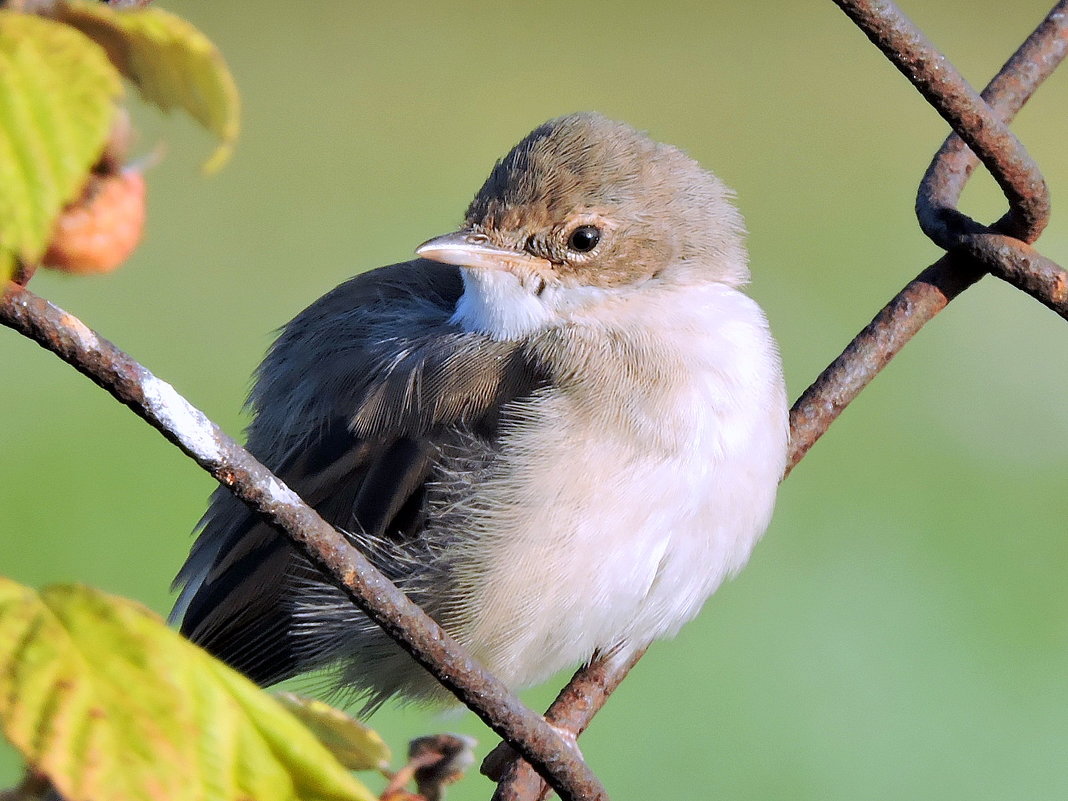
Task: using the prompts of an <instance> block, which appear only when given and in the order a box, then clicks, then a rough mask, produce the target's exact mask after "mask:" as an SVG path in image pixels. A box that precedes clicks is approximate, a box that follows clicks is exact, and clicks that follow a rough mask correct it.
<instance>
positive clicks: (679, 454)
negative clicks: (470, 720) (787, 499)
mask: <svg viewBox="0 0 1068 801" xmlns="http://www.w3.org/2000/svg"><path fill="white" fill-rule="evenodd" d="M743 235H744V231H743V223H742V219H741V216H740V215H739V213H738V212H737V211H736V210H735V208H734V207H733V205H732V204H731V193H730V191H729V190H728V189H726V187H724V185H723V184H722V183H721V182H720V181H719V180H718V179H716V178H715V177H714V176H713V175H711V174H710V173H708V172H706V171H705V170H703V169H702V168H701V167H700V166H699V165H698V164H697V163H696V162H695V161H694V160H692V159H691V158H689V157H688V156H686V155H685V154H683V153H682V152H681V151H679V150H677V149H676V148H674V147H670V146H668V145H663V144H658V143H657V142H654V141H653V140H651V139H650V138H648V137H647V136H646V135H644V134H642V133H639V132H638V131H635V130H633V129H632V128H630V127H628V126H626V125H624V124H622V123H618V122H613V121H610V120H608V119H605V118H604V117H602V116H600V115H597V114H592V113H582V114H573V115H570V116H566V117H560V118H558V119H554V120H550V121H549V122H547V123H545V124H543V125H541V126H540V127H538V128H536V129H535V130H534V131H533V132H532V133H530V134H529V135H528V136H527V137H526V138H524V139H523V140H522V141H521V142H520V143H519V144H518V145H516V146H515V147H514V148H513V149H512V150H511V152H509V153H508V155H506V156H505V157H504V158H503V159H502V160H501V161H499V162H498V163H497V164H496V165H495V166H494V168H493V170H492V172H491V173H490V175H489V178H488V179H486V182H485V183H484V184H483V186H482V188H481V189H480V190H479V191H478V194H477V195H476V196H475V199H474V201H472V203H471V205H470V207H469V208H468V210H467V215H466V217H465V219H464V222H463V225H462V226H461V227H460V229H459V230H458V231H456V232H455V233H451V234H446V235H445V236H440V237H438V238H436V239H431V240H430V241H428V242H426V243H424V244H423V245H422V246H420V247H419V248H418V249H417V251H416V253H417V254H418V255H419V256H420V257H421V258H419V259H416V260H414V261H409V262H405V263H402V264H394V265H392V266H389V267H383V268H380V269H377V270H373V271H371V272H367V273H364V274H362V275H359V276H357V277H355V278H353V279H351V280H350V281H348V282H346V283H344V284H342V285H341V286H339V287H337V288H336V289H334V290H333V291H331V292H329V293H328V294H326V295H325V296H324V297H322V298H320V299H319V300H317V301H315V302H314V303H313V304H312V305H311V306H309V307H308V308H307V309H305V310H304V311H303V312H301V313H300V314H299V315H297V317H296V318H295V319H294V320H293V321H292V322H290V323H289V324H288V325H287V326H286V327H285V328H284V330H283V331H282V333H281V335H280V336H279V338H278V340H277V341H276V342H275V343H274V346H273V347H272V348H271V349H270V352H269V353H268V354H267V357H266V358H265V359H264V361H263V364H262V365H261V366H260V368H259V370H258V372H257V374H256V379H255V386H254V388H253V390H252V393H251V396H250V401H249V403H250V406H251V409H252V412H253V414H254V418H253V421H252V423H251V425H250V426H249V430H248V445H249V448H250V450H251V451H252V452H253V453H254V454H255V455H256V456H257V457H259V458H260V459H261V460H262V461H263V462H264V463H265V464H266V465H267V466H268V467H270V468H271V469H272V470H274V471H275V472H276V473H277V474H278V475H279V476H280V477H281V478H282V479H283V480H285V481H286V482H287V483H288V484H289V485H290V486H291V487H292V488H293V489H294V490H295V491H296V492H298V493H299V494H300V495H301V496H302V497H303V498H304V499H305V500H306V501H307V502H308V503H310V504H311V505H312V506H314V507H315V508H316V509H318V511H319V513H320V514H322V515H323V517H325V518H326V520H328V521H330V522H331V523H332V524H333V525H335V526H337V527H338V528H339V529H341V530H343V531H344V532H345V533H346V535H347V536H348V537H349V538H350V539H351V541H352V542H353V543H354V544H355V545H356V546H357V547H358V548H360V549H361V550H362V551H363V552H365V553H366V554H367V556H368V557H369V558H370V559H371V561H372V562H374V564H375V565H377V566H378V567H379V569H381V570H382V571H383V572H384V573H385V574H386V575H387V576H389V577H390V578H391V579H392V580H393V581H394V582H396V583H397V584H398V585H399V586H400V587H401V588H402V589H403V590H404V591H405V592H407V593H408V594H409V596H410V597H411V598H412V599H413V600H415V601H416V602H417V603H419V604H420V605H421V606H422V607H423V608H424V609H425V610H426V611H427V612H428V613H429V614H430V615H431V617H433V618H434V619H436V620H437V621H438V622H439V623H440V624H441V625H442V626H443V627H444V628H445V629H446V630H447V631H448V632H449V633H450V634H452V636H453V637H455V638H456V639H457V640H459V642H460V643H462V644H463V645H464V646H466V647H467V648H468V649H469V651H470V652H471V653H472V654H473V655H474V656H475V657H476V658H477V659H479V660H480V661H481V662H482V663H483V664H484V665H485V666H486V667H487V668H488V669H489V670H491V671H492V672H493V673H494V674H496V675H497V676H498V677H499V678H500V679H501V680H503V681H504V682H505V683H506V684H508V685H511V686H513V687H516V686H524V685H530V684H533V683H536V682H538V681H541V680H543V679H545V678H547V677H548V676H550V675H551V674H553V673H554V672H556V671H558V670H560V669H562V668H565V667H568V666H573V665H575V664H577V663H580V662H582V661H584V660H588V659H590V658H591V657H592V656H593V655H594V654H595V653H598V652H600V653H605V652H609V651H612V650H613V649H614V651H615V652H616V653H620V654H625V653H627V652H629V651H632V650H633V649H637V648H640V647H643V646H645V645H648V644H649V643H650V642H651V641H653V640H655V639H658V638H661V637H665V636H670V635H672V634H674V633H675V632H676V631H677V630H678V629H679V627H680V626H681V625H682V624H683V623H685V622H686V621H688V620H689V619H690V618H692V617H693V616H694V615H695V614H696V613H697V611H698V610H699V609H700V607H701V605H702V604H703V602H704V601H705V599H706V598H707V597H708V596H709V595H710V594H711V593H712V592H713V591H714V590H715V589H716V588H717V587H718V586H719V584H720V583H721V582H722V581H723V580H724V579H725V578H726V577H727V576H729V575H731V574H733V573H734V572H735V571H737V570H738V569H740V568H741V567H742V566H743V565H744V564H745V562H746V560H747V559H748V557H749V554H750V551H751V550H752V548H753V545H754V543H755V542H756V540H757V539H758V538H759V537H760V535H761V534H762V533H763V531H764V529H765V528H766V527H767V525H768V521H769V519H770V517H771V513H772V507H773V504H774V499H775V492H776V488H777V485H778V482H779V480H780V478H781V477H782V473H783V468H784V464H785V454H786V443H787V407H786V396H785V391H784V387H783V379H782V368H781V365H780V361H779V356H778V353H777V349H776V346H775V342H774V340H773V339H772V337H771V334H770V333H769V331H768V325H767V321H766V319H765V317H764V315H763V313H762V312H761V310H760V308H759V307H758V306H757V305H756V303H754V302H753V301H752V300H750V299H749V298H748V297H747V296H746V295H744V294H743V293H742V292H741V291H739V288H740V287H741V286H742V285H743V284H745V283H746V281H747V280H748V277H749V271H748V268H747V255H746V250H745V246H744V243H743ZM176 583H179V584H181V585H183V590H182V593H181V597H180V598H179V600H178V603H177V606H176V607H175V616H176V617H179V618H181V629H182V631H183V632H184V633H185V634H186V635H188V636H189V637H190V638H191V639H192V640H193V641H194V642H197V643H199V644H200V645H202V646H203V647H205V648H206V649H207V650H209V651H212V652H213V653H215V654H216V655H217V656H219V657H220V658H222V659H223V660H225V661H226V662H229V663H230V664H231V665H233V666H234V667H235V668H237V669H238V670H241V671H243V672H244V673H246V674H247V675H248V676H250V677H251V678H252V679H254V680H256V681H257V682H260V683H262V684H270V683H273V682H276V681H279V680H281V679H284V678H287V677H289V676H293V675H295V674H297V673H300V672H303V671H306V670H310V669H314V668H323V667H327V666H336V667H337V668H338V670H339V671H340V674H339V680H340V682H341V683H342V685H343V686H346V687H350V688H353V689H354V690H356V691H358V692H360V693H362V694H363V695H364V696H365V698H366V699H367V701H368V704H369V707H371V708H373V707H374V706H376V705H378V704H380V703H381V702H382V701H384V700H385V699H387V698H389V697H390V696H392V695H394V694H399V695H401V696H403V697H404V698H406V699H410V700H434V699H438V698H442V697H443V696H442V693H443V691H442V690H441V689H440V688H439V687H438V685H437V684H436V682H435V681H434V680H433V679H432V678H431V677H430V676H429V675H428V674H427V673H426V672H425V671H424V670H423V669H422V668H421V667H420V666H419V665H417V664H416V663H415V662H414V661H412V660H411V659H410V658H409V657H408V656H407V655H406V654H405V653H403V652H402V651H401V650H400V649H399V648H397V647H396V646H395V645H394V644H393V642H392V641H391V640H390V639H389V638H388V637H387V636H386V635H385V634H383V633H382V632H381V631H380V630H379V629H378V628H377V627H376V626H375V625H373V624H372V623H370V622H369V621H368V620H367V618H365V617H364V616H363V614H362V613H361V612H360V611H359V610H357V609H356V608H354V607H353V605H352V604H351V603H350V601H349V600H348V599H347V598H346V597H345V596H344V595H343V594H342V593H341V592H340V591H339V590H337V589H336V588H335V587H334V586H333V585H332V584H330V583H329V582H328V581H326V580H324V579H323V578H322V577H321V575H320V574H319V573H318V571H317V570H316V569H315V568H314V567H312V566H311V565H310V564H309V562H308V561H307V560H306V559H305V558H304V557H303V556H302V555H300V554H299V553H298V552H297V551H296V550H295V549H294V548H293V546H292V545H290V543H289V540H287V539H286V537H285V536H283V535H281V534H279V533H278V532H276V531H275V530H274V529H273V528H272V527H271V526H269V525H268V524H266V523H264V522H263V521H262V520H261V519H260V518H259V517H257V516H256V515H254V514H252V513H250V512H249V510H248V509H247V508H246V507H245V506H244V505H243V504H242V503H241V502H240V501H239V500H236V499H235V498H234V497H233V496H232V495H231V494H230V493H229V492H228V491H226V490H225V489H219V490H217V491H216V493H215V495H214V496H213V498H212V501H211V506H210V508H209V509H208V511H207V513H206V514H205V515H204V518H203V519H202V521H201V523H200V536H199V538H198V539H197V541H196V543H195V545H194V546H193V549H192V553H191V554H190V556H189V559H188V561H187V562H186V564H185V566H184V567H183V568H182V570H181V572H180V573H179V575H178V579H177V582H176Z"/></svg>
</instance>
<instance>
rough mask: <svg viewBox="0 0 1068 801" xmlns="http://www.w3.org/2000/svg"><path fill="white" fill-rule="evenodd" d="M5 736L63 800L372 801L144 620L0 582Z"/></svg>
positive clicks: (285, 720)
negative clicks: (245, 800) (40, 772)
mask: <svg viewBox="0 0 1068 801" xmlns="http://www.w3.org/2000/svg"><path fill="white" fill-rule="evenodd" d="M0 725H2V726H3V730H4V733H5V734H6V735H7V737H8V739H10V740H11V742H12V743H14V745H15V746H16V747H17V748H18V749H19V750H20V751H21V752H22V754H23V756H24V757H25V758H26V760H27V762H29V763H30V764H31V765H32V766H33V767H34V768H35V769H37V770H39V771H42V772H44V773H45V774H47V775H48V776H49V778H50V779H51V780H52V781H53V782H54V783H55V785H56V787H57V789H58V790H59V792H60V794H61V795H62V796H63V797H64V798H66V799H68V800H69V801H89V800H90V799H94V800H99V799H105V798H106V799H108V801H126V800H127V799H129V800H130V801H133V799H139V800H140V799H146V798H159V799H167V800H168V801H184V800H185V799H189V800H190V801H192V800H193V799H197V801H202V800H203V799H220V801H222V799H256V801H296V799H301V801H311V800H315V801H328V800H329V801H341V799H358V800H359V801H371V800H372V799H373V798H374V796H373V794H371V793H370V792H369V791H368V790H367V789H366V788H365V787H363V785H362V784H360V783H359V782H358V781H357V780H356V779H355V778H354V777H353V776H352V775H351V774H350V773H348V772H347V771H346V770H345V769H344V768H343V767H342V766H341V765H340V764H339V763H338V761H337V760H336V759H335V758H334V757H333V755H332V754H331V753H330V752H329V751H328V750H327V749H326V748H325V747H324V746H323V745H322V744H320V742H319V741H318V740H317V739H316V738H315V736H314V735H313V734H312V733H311V732H310V731H308V730H307V729H306V728H305V727H304V726H303V725H302V724H301V723H300V722H299V721H298V720H296V719H295V718H294V717H293V716H292V715H291V714H289V713H288V712H287V711H286V710H285V709H284V708H283V707H282V706H281V704H279V703H278V702H277V701H276V700H275V699H274V698H273V697H272V696H271V695H269V694H268V693H266V692H264V691H263V690H261V689H259V688H258V687H256V686H255V685H254V684H252V683H251V682H250V681H248V680H247V679H245V678H244V677H243V676H241V675H240V674H238V673H236V672H235V671H233V670H231V669H230V668H228V667H226V666H225V665H223V664H222V663H220V662H218V661H216V660H215V659H213V658H212V657H210V656H208V654H206V653H205V652H203V651H201V650H200V649H199V648H197V647H195V646H193V645H191V644H190V643H189V642H187V641H186V640H184V639H182V638H181V637H180V636H179V635H178V634H177V633H175V632H173V631H171V630H170V629H168V628H167V627H166V626H165V625H164V624H163V622H162V621H161V620H160V619H159V618H158V617H156V616H155V615H154V614H152V613H151V612H149V611H148V610H147V609H145V608H143V607H141V606H139V605H138V604H135V603H133V602H131V601H127V600H124V599H121V598H116V597H113V596H109V595H106V594H104V593H102V592H99V591H96V590H93V589H90V588H87V587H82V586H56V587H50V588H47V589H45V590H43V591H41V592H40V593H38V592H36V591H34V590H32V589H30V588H28V587H24V586H22V585H20V584H17V583H15V582H13V581H11V580H9V579H4V578H2V577H0Z"/></svg>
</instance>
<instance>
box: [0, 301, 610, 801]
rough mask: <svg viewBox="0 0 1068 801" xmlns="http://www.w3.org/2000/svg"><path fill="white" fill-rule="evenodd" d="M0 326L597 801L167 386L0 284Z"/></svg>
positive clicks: (373, 578) (534, 731)
mask: <svg viewBox="0 0 1068 801" xmlns="http://www.w3.org/2000/svg"><path fill="white" fill-rule="evenodd" d="M0 322H2V323H3V324H4V325H6V326H9V327H10V328H13V329H15V330H16V331H18V332H19V333H21V334H23V335H24V336H26V337H29V338H30V339H32V340H34V341H35V342H37V344H39V345H41V346H42V347H43V348H45V349H46V350H50V351H52V352H53V353H55V354H56V355H57V356H59V357H60V358H61V359H63V361H65V362H67V363H68V364H70V365H71V366H72V367H74V368H75V369H76V370H78V371H79V372H81V373H82V374H84V375H86V376H87V377H88V378H89V379H91V380H92V381H93V382H95V383H96V384H98V385H99V386H101V387H103V388H104V389H106V390H107V391H108V392H110V393H111V394H112V395H114V396H115V398H117V399H118V400H120V401H121V402H122V403H124V404H126V405H127V406H129V407H130V408H131V409H132V410H133V411H134V413H135V414H137V415H138V416H139V417H142V418H143V419H144V420H145V421H147V422H148V423H149V425H151V426H152V427H153V428H156V429H157V430H158V431H159V432H160V433H161V434H163V436H164V437H166V438H167V439H168V440H170V441H171V442H173V443H174V444H175V445H177V446H178V447H179V448H180V449H181V450H182V451H183V452H185V453H186V455H188V456H190V457H191V458H192V459H193V460H194V461H196V463H197V464H199V465H200V466H201V467H203V468H204V469H205V470H207V471H208V472H209V473H211V474H212V475H213V476H214V477H215V478H216V479H217V480H218V481H219V482H220V483H221V484H223V485H225V486H227V487H228V488H230V490H231V491H232V492H233V493H234V494H235V495H237V496H238V497H239V498H241V500H243V501H244V502H245V503H247V504H248V505H249V506H250V507H251V508H253V509H255V510H256V511H258V512H259V513H260V514H262V515H263V516H264V517H265V518H266V519H268V520H269V521H271V522H272V523H273V524H275V525H276V526H277V527H278V528H279V529H281V530H283V531H285V532H286V534H288V535H289V537H290V538H292V540H293V541H294V543H295V544H296V545H297V547H299V548H300V549H301V550H302V551H304V553H305V554H307V556H308V557H309V558H310V559H312V560H313V561H314V562H315V563H316V564H317V565H319V567H320V568H321V569H322V570H323V571H324V572H325V573H326V574H327V575H328V576H330V577H331V578H333V580H334V581H336V582H337V583H338V585H339V586H341V587H342V588H343V589H344V590H345V591H346V592H347V593H348V595H349V597H350V598H351V599H352V602H353V603H354V604H356V606H358V607H359V608H360V609H361V610H363V611H364V612H365V613H366V614H367V615H368V617H370V618H371V619H372V620H374V621H375V623H377V624H378V625H379V626H381V627H382V628H383V630H385V631H386V633H388V634H389V635H390V636H391V637H392V638H393V639H394V640H396V641H397V642H398V643H399V644H400V645H401V647H402V648H404V650H406V651H407V652H408V653H409V654H411V655H412V657H413V658H414V659H415V660H416V661H417V662H419V663H420V664H421V665H422V666H423V667H425V668H426V669H427V670H428V671H430V673H431V674H433V675H434V677H435V678H436V679H437V680H438V681H439V682H441V683H442V684H443V685H444V686H445V687H446V688H448V689H449V690H450V691H451V692H452V693H453V694H454V695H455V696H456V697H457V698H458V699H459V700H460V701H461V702H463V703H464V704H465V705H466V706H467V707H468V708H470V709H471V710H472V711H474V712H475V714H477V715H478V716H479V717H480V718H481V719H482V720H483V721H485V723H486V724H487V725H488V726H489V727H490V728H491V729H493V730H494V731H495V732H496V733H497V734H499V735H500V736H501V737H503V738H504V739H506V740H507V741H508V742H510V743H513V744H514V746H515V748H516V750H518V751H519V752H520V753H521V754H522V755H523V758H524V759H526V760H529V761H530V762H531V763H533V764H534V765H536V769H537V771H538V772H539V774H541V776H543V777H544V778H545V779H546V781H548V782H549V783H550V784H551V785H552V786H553V788H554V789H555V790H556V791H557V792H558V793H559V794H560V796H561V797H562V798H565V799H574V800H575V801H578V800H579V799H583V800H585V799H591V800H592V799H606V798H607V794H606V793H605V790H604V788H603V787H602V785H601V783H600V781H599V780H598V779H597V777H596V776H595V775H594V774H593V772H592V771H591V770H590V768H589V767H588V766H587V765H586V763H585V762H583V760H582V758H581V756H580V755H579V753H578V750H577V749H576V748H574V747H573V746H572V745H571V744H569V743H568V742H567V741H566V740H564V739H563V738H562V737H561V736H560V734H559V733H558V732H557V731H555V730H554V729H553V728H552V726H550V725H549V724H548V723H546V722H545V720H544V719H543V718H542V717H541V716H540V715H538V714H536V713H535V712H533V711H531V710H530V709H528V708H527V707H525V706H523V705H522V704H521V703H520V702H519V700H518V699H516V697H515V696H514V695H512V694H511V693H510V692H509V690H508V688H507V687H505V686H504V685H503V684H502V683H501V682H500V681H499V680H497V679H496V678H495V677H494V676H493V675H491V674H490V673H488V672H487V671H486V670H485V669H484V668H482V666H481V665H479V664H478V663H477V662H476V661H475V660H474V659H472V658H471V657H470V656H469V655H468V654H467V653H466V652H465V651H464V650H463V648H461V647H460V646H459V645H458V644H457V643H456V642H455V641H454V640H453V639H452V638H451V637H449V635H448V634H446V633H445V631H444V630H443V629H442V628H441V627H440V626H438V625H437V624H436V623H435V622H434V621H433V620H431V619H430V618H429V617H428V616H427V615H426V613H425V612H423V611H422V610H421V609H420V608H419V607H418V606H416V605H415V604H414V603H412V602H411V601H410V600H409V599H408V597H407V596H406V595H404V593H402V592H401V591H400V590H399V589H397V587H396V586H394V585H393V584H392V583H390V581H389V580H388V579H386V577H385V576H383V575H382V574H381V573H380V572H379V571H378V570H376V569H375V568H374V567H373V566H372V565H371V563H370V562H368V561H367V559H366V557H364V556H363V554H361V553H360V552H359V551H358V550H357V549H356V548H355V547H354V546H353V545H352V544H351V543H349V541H348V540H347V539H345V537H344V536H343V535H342V534H341V533H340V532H338V531H336V530H335V529H334V528H333V527H332V526H330V525H329V524H328V523H327V522H326V521H324V520H323V519H322V518H321V517H320V516H319V515H318V514H317V513H316V512H315V510H314V509H312V508H311V507H309V506H308V505H306V504H305V503H304V502H303V501H302V500H301V499H300V498H299V497H297V495H296V493H294V492H293V491H292V490H290V489H289V488H288V487H287V486H286V485H285V484H283V483H282V482H281V481H280V480H279V479H278V478H276V477H275V476H274V475H273V474H272V473H271V472H270V471H269V470H267V468H266V467H264V466H263V465H262V464H260V463H259V462H258V461H256V459H254V458H253V457H252V455H251V454H249V452H248V451H246V450H245V449H244V448H242V447H241V446H240V445H238V444H237V442H235V441H234V440H233V439H231V438H230V437H229V436H227V435H226V434H225V433H224V432H223V431H222V429H220V428H219V427H218V426H217V425H215V424H214V423H212V422H211V421H210V420H208V418H207V417H206V416H205V415H204V414H203V413H202V412H201V411H199V410H198V409H196V408H194V407H193V406H192V405H191V404H190V403H189V402H188V401H187V400H185V398H183V397H182V396H181V395H179V394H178V393H177V392H176V391H175V390H174V388H173V387H172V386H171V385H170V384H168V383H166V382H165V381H161V380H160V379H158V378H156V377H155V376H154V375H152V373H150V372H149V371H148V370H147V369H145V368H144V367H142V366H141V365H140V364H138V363H137V362H136V361H134V360H133V359H131V358H130V357H129V356H128V355H126V354H125V353H123V352H122V351H121V350H119V349H118V348H116V347H115V346H114V345H113V344H111V343H110V342H108V341H107V340H106V339H104V338H102V337H99V336H97V335H96V334H95V333H94V332H93V331H92V330H90V329H89V328H88V327H87V326H86V325H85V324H84V323H82V322H81V321H80V320H79V319H78V318H76V317H74V316H73V315H70V314H68V313H66V312H65V311H63V310H62V309H60V308H58V307H57V306H54V305H52V304H51V303H49V302H48V301H46V300H44V299H42V298H39V297H37V296H36V295H34V294H33V293H32V292H30V291H29V290H27V289H25V288H23V287H20V286H17V285H15V284H8V285H7V288H6V291H5V292H4V294H3V297H2V298H0Z"/></svg>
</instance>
